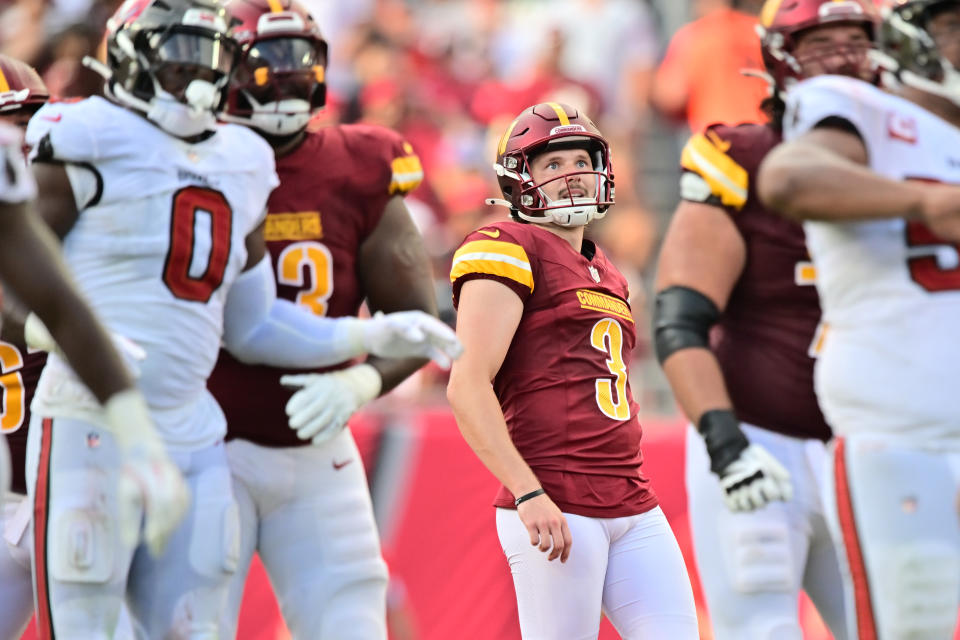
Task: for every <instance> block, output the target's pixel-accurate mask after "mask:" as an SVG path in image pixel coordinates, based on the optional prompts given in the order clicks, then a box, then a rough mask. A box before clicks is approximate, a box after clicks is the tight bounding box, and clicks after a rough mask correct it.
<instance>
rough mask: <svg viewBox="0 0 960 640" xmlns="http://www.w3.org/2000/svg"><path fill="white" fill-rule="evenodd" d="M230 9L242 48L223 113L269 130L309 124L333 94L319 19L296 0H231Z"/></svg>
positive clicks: (285, 132) (282, 131)
mask: <svg viewBox="0 0 960 640" xmlns="http://www.w3.org/2000/svg"><path fill="white" fill-rule="evenodd" d="M227 11H228V12H229V13H230V17H231V20H232V27H231V29H230V35H231V36H232V37H233V39H234V40H236V41H237V43H238V44H239V45H240V49H241V54H240V63H239V64H238V65H237V69H236V71H235V72H234V75H233V78H232V80H231V83H230V90H229V92H228V95H227V108H226V111H225V113H224V114H223V116H221V117H222V118H223V119H224V120H228V121H231V122H239V123H241V124H246V125H248V126H252V127H254V128H255V129H257V130H259V131H261V132H262V133H264V134H266V135H268V136H281V137H282V136H290V135H293V134H296V133H298V132H299V131H301V130H303V129H304V128H305V127H306V126H307V122H309V120H310V117H311V116H312V115H313V114H314V113H315V112H316V111H317V110H318V109H320V108H321V107H323V105H324V104H325V103H326V96H327V86H326V83H325V78H324V74H325V72H326V66H327V42H326V41H325V40H324V39H323V36H321V34H320V28H319V27H318V26H317V23H316V22H315V21H314V19H313V17H312V16H311V15H310V13H309V12H308V11H307V10H306V9H305V8H304V7H303V6H302V5H301V4H300V3H298V2H296V1H295V0H230V1H229V2H228V3H227Z"/></svg>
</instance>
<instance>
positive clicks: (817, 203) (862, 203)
mask: <svg viewBox="0 0 960 640" xmlns="http://www.w3.org/2000/svg"><path fill="white" fill-rule="evenodd" d="M868 164H869V159H868V154H867V148H866V146H865V145H864V143H863V140H862V139H861V138H860V136H859V135H858V134H857V133H856V131H855V130H851V129H846V128H842V127H839V126H821V127H817V128H815V129H812V130H810V131H808V132H806V133H804V134H802V135H801V136H800V137H798V138H797V139H795V140H793V141H791V142H786V143H784V144H782V145H780V146H779V147H777V148H775V149H774V150H773V151H771V152H770V154H769V155H767V157H766V159H764V161H763V163H762V164H761V166H760V171H759V172H758V174H757V194H758V195H759V196H760V200H761V201H763V203H764V204H765V205H766V206H768V207H770V208H771V209H773V210H775V211H779V212H780V213H782V214H783V215H784V216H786V217H788V218H792V219H795V220H864V219H876V218H900V217H904V216H905V215H910V216H919V215H920V214H921V212H922V208H923V199H924V191H925V189H924V188H923V186H921V185H918V184H915V183H910V182H901V181H898V180H891V179H889V178H886V177H884V176H881V175H879V174H877V173H875V172H874V171H873V170H871V169H870V168H869V167H868V166H867V165H868Z"/></svg>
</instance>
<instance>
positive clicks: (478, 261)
mask: <svg viewBox="0 0 960 640" xmlns="http://www.w3.org/2000/svg"><path fill="white" fill-rule="evenodd" d="M504 226H505V225H504V223H500V224H494V225H488V226H486V227H483V228H481V229H477V230H476V231H474V232H473V233H471V234H469V235H468V236H467V237H466V239H464V241H463V243H462V244H461V245H460V247H459V248H458V249H457V251H456V253H454V254H453V264H452V265H451V267H450V282H452V283H456V282H457V281H458V280H459V279H461V278H463V277H465V276H469V275H479V276H481V277H482V276H484V275H486V276H494V277H498V278H505V279H507V280H511V281H513V282H515V283H516V284H518V285H520V286H522V287H523V288H524V289H525V290H527V291H528V292H529V293H533V288H534V281H533V269H532V267H531V265H530V258H529V256H528V255H527V250H526V248H525V247H524V243H523V240H522V239H521V238H518V237H517V234H515V233H512V230H510V229H506V228H504Z"/></svg>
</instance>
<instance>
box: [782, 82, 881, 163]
mask: <svg viewBox="0 0 960 640" xmlns="http://www.w3.org/2000/svg"><path fill="white" fill-rule="evenodd" d="M878 92H879V90H878V89H876V88H875V87H874V86H873V85H870V84H868V83H866V82H862V81H860V80H855V79H853V78H846V77H842V76H820V77H816V78H811V79H809V80H805V81H803V82H801V83H799V84H797V85H796V86H794V87H793V88H792V89H790V91H788V92H787V98H786V102H787V109H786V113H785V114H784V118H783V137H784V140H788V141H789V140H794V139H796V138H798V137H800V136H801V135H803V134H804V133H806V132H808V131H810V130H812V129H815V128H816V127H817V125H819V124H820V123H822V122H823V121H825V120H827V119H838V120H842V121H845V122H847V123H849V124H850V125H851V126H853V127H854V129H856V130H857V132H858V133H859V134H860V137H861V138H862V139H863V140H864V142H865V143H866V144H867V146H868V147H869V146H870V144H869V143H870V140H871V139H872V138H873V137H874V135H873V134H874V132H875V131H876V130H877V128H878V127H880V128H881V129H882V128H883V127H884V122H885V113H886V112H885V110H884V109H883V108H882V107H881V106H880V105H879V104H878V102H879V100H878V95H877V94H878Z"/></svg>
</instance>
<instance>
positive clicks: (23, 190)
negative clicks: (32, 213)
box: [0, 124, 37, 204]
mask: <svg viewBox="0 0 960 640" xmlns="http://www.w3.org/2000/svg"><path fill="white" fill-rule="evenodd" d="M36 197H37V184H36V182H34V180H33V175H32V174H31V173H30V170H29V169H28V168H27V161H26V158H25V156H24V154H23V136H22V135H21V134H20V130H19V129H17V128H16V127H12V126H7V125H4V124H0V202H3V203H11V204H17V203H20V202H26V201H28V200H33V199H34V198H36Z"/></svg>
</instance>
